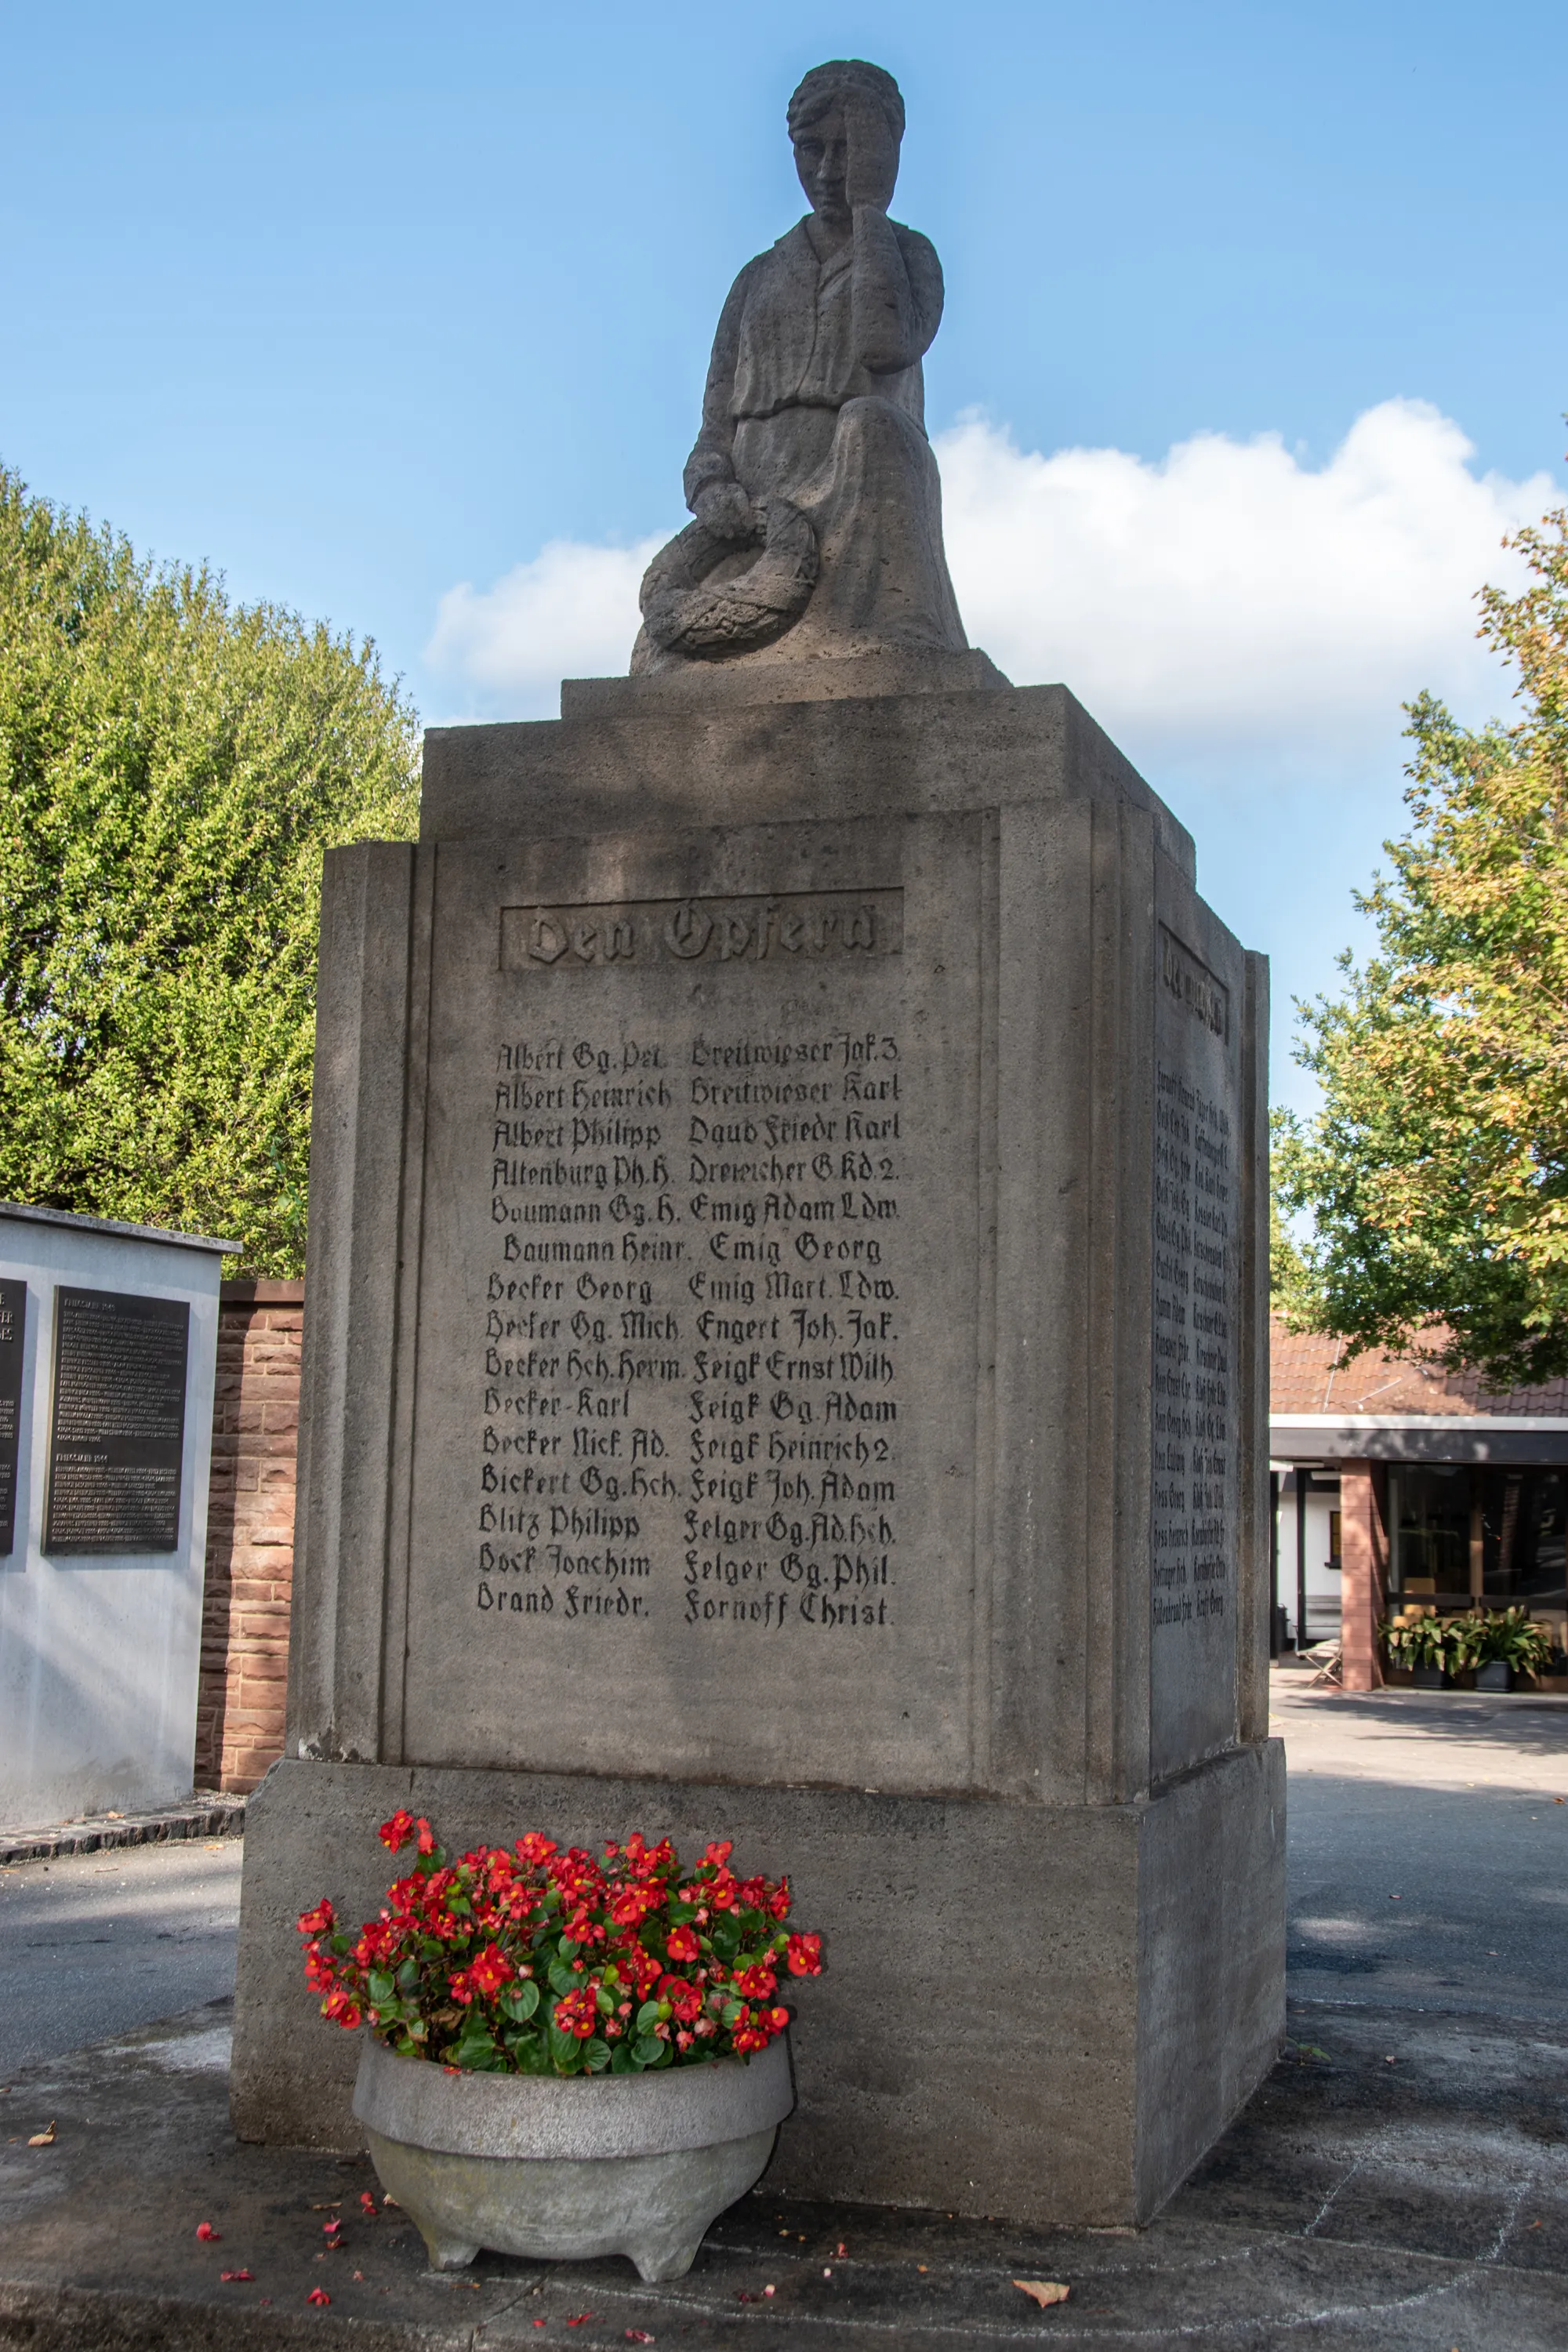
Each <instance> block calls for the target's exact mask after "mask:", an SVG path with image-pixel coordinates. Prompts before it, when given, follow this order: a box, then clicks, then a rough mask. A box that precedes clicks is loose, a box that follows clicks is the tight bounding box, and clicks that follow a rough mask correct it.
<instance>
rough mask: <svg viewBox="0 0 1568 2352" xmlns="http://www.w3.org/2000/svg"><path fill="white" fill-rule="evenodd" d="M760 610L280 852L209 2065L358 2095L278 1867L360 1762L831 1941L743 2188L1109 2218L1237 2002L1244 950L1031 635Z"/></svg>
mask: <svg viewBox="0 0 1568 2352" xmlns="http://www.w3.org/2000/svg"><path fill="white" fill-rule="evenodd" d="M769 667H770V666H769V665H766V664H763V663H762V662H761V661H759V662H758V663H757V664H756V665H755V666H754V667H751V666H747V674H746V675H737V677H736V678H735V680H734V681H733V683H731V684H728V686H727V691H725V692H719V691H715V692H714V693H713V694H711V695H704V694H703V693H702V692H700V690H699V688H700V681H697V682H696V683H695V684H691V683H688V682H685V681H678V683H677V686H676V687H675V688H671V687H670V686H668V685H667V684H666V682H665V681H663V680H661V679H653V680H642V679H633V680H630V681H617V682H614V683H611V682H605V684H604V686H603V687H602V688H594V689H590V688H588V687H586V686H582V685H579V686H575V687H574V688H572V689H571V690H570V692H569V693H568V694H567V695H566V697H565V709H566V711H567V713H568V715H567V716H566V717H565V718H564V719H562V720H561V721H558V722H541V723H536V724H531V725H521V726H498V727H480V728H462V729H450V730H432V732H431V733H430V735H429V736H428V737H427V738H426V751H425V788H424V796H423V803H422V818H421V822H422V827H423V831H422V835H421V839H420V842H419V844H418V845H411V844H409V845H405V844H396V845H394V844H362V845H357V846H355V847H353V848H350V849H344V850H337V851H333V852H331V854H330V855H329V857H328V860H327V868H326V877H325V883H324V888H323V914H322V950H321V992H320V1001H319V1012H318V1023H317V1070H316V1091H315V1110H314V1126H313V1129H312V1137H311V1163H310V1221H311V1222H310V1287H309V1292H308V1298H309V1307H308V1327H307V1330H306V1336H305V1370H304V1379H303V1391H302V1397H301V1453H300V1516H299V1523H298V1527H297V1531H296V1560H297V1566H296V1582H295V1615H294V1624H293V1632H292V1642H291V1652H290V1686H289V1748H288V1756H289V1760H288V1761H287V1762H285V1763H284V1764H282V1765H280V1766H279V1767H278V1768H277V1769H276V1770H275V1771H274V1773H273V1774H272V1775H271V1777H270V1778H269V1779H268V1781H267V1782H266V1784H265V1785H264V1787H263V1789H262V1790H260V1791H259V1792H258V1794H257V1796H256V1797H255V1798H254V1799H253V1800H252V1804H251V1820H250V1827H249V1832H248V1835H247V1858H246V1892H245V1906H244V1916H243V1920H242V1926H241V1961H240V1972H239V1991H238V2014H237V2042H236V2076H235V2083H236V2091H235V2099H236V2116H237V2121H238V2124H239V2127H240V2129H241V2130H242V2131H243V2132H244V2133H246V2134H247V2135H250V2136H256V2137H267V2138H281V2139H288V2140H293V2141H300V2142H308V2143H314V2144H318V2145H334V2146H335V2145H344V2144H347V2145H353V2143H354V2141H355V2137H356V2133H355V2127H354V2126H353V2121H352V2118H351V2116H350V2114H349V2106H348V2087H349V2083H350V2079H351V2076H352V2074H353V2058H354V2051H353V2042H352V2041H351V2040H350V2039H349V2038H348V2037H345V2036H342V2035H340V2034H339V2033H338V2032H336V2030H335V2029H331V2028H329V2027H327V2026H324V2025H321V2024H319V2023H318V2022H316V2021H313V2020H312V2017H311V2014H310V2011H311V2003H310V1998H309V1996H308V1994H307V1993H306V1991H305V1989H304V1987H303V1984H302V1983H301V1981H300V1975H299V1967H300V1962H299V1956H298V1951H297V1948H296V1938H295V1937H294V1932H293V1925H292V1923H293V1920H294V1918H295V1916H296V1915H297V1914H298V1913H299V1912H300V1910H301V1909H302V1908H304V1907H306V1906H308V1905H310V1904H312V1903H314V1902H315V1901H316V1900H317V1899H318V1898H319V1897H320V1896H321V1895H331V1897H332V1899H333V1900H334V1902H336V1903H337V1904H338V1905H339V1907H340V1910H341V1911H342V1914H343V1916H349V1917H353V1918H360V1917H367V1916H372V1914H373V1913H374V1909H375V1907H376V1906H377V1904H378V1902H379V1900H380V1896H381V1892H382V1889H383V1887H384V1884H385V1877H386V1872H385V1857H384V1854H383V1853H382V1851H381V1849H380V1848H379V1847H378V1846H377V1844H376V1843H375V1837H374V1831H375V1825H376V1823H377V1822H380V1821H382V1820H384V1818H385V1817H386V1816H387V1815H388V1814H389V1813H391V1812H392V1811H394V1810H395V1807H396V1806H398V1805H400V1804H408V1805H411V1806H412V1807H413V1808H414V1809H415V1810H416V1811H424V1812H427V1813H428V1814H429V1815H430V1816H431V1817H432V1818H433V1819H434V1820H435V1821H436V1822H437V1823H438V1825H439V1828H440V1831H441V1834H442V1836H443V1838H444V1839H445V1840H446V1841H447V1843H449V1844H455V1845H456V1846H457V1848H458V1851H461V1850H462V1849H463V1848H464V1847H465V1846H467V1845H468V1844H470V1843H474V1842H476V1841H481V1840H482V1841H484V1842H487V1843H488V1842H495V1841H500V1840H508V1839H511V1838H515V1837H516V1836H518V1835H519V1834H520V1833H521V1832H522V1831H524V1830H526V1829H529V1828H539V1829H542V1830H543V1831H544V1832H547V1833H548V1834H549V1835H551V1836H552V1837H555V1838H557V1839H560V1840H563V1841H568V1842H571V1843H581V1844H585V1845H586V1844H592V1843H594V1842H595V1841H597V1840H604V1839H606V1838H610V1837H621V1836H624V1835H625V1834H626V1833H627V1832H629V1831H631V1830H632V1829H635V1828H641V1829H642V1830H644V1831H645V1832H647V1833H648V1834H650V1835H657V1834H658V1833H660V1832H668V1833H669V1834H670V1835H672V1836H673V1837H674V1838H675V1839H676V1840H677V1842H678V1843H679V1845H680V1847H681V1849H682V1851H687V1850H689V1849H691V1848H693V1847H694V1848H695V1850H696V1851H698V1852H700V1849H701V1846H702V1844H703V1843H705V1842H706V1841H707V1840H708V1839H710V1838H714V1837H726V1838H731V1839H733V1840H734V1842H735V1846H736V1851H737V1854H738V1855H739V1856H740V1857H741V1858H742V1862H743V1866H744V1867H745V1868H746V1869H747V1870H763V1871H767V1872H770V1873H773V1874H779V1873H782V1872H786V1871H787V1872H788V1874H789V1875H790V1877H791V1879H792V1881H793V1883H794V1885H795V1891H796V1910H795V1917H796V1919H797V1921H798V1922H799V1923H800V1924H801V1925H803V1926H805V1927H811V1928H814V1929H817V1930H819V1931H820V1932H821V1933H822V1935H823V1936H824V1937H825V1939H826V1950H827V1959H828V1970H827V1973H826V1975H825V1976H824V1977H823V1978H822V1979H821V1980H820V1981H819V1982H816V1981H814V1982H812V1983H810V1984H808V1985H806V1986H805V1987H804V1988H802V1990H801V1998H800V1999H799V2000H798V2002H797V2003H796V2004H795V2006H796V2011H797V2019H798V2024H797V2035H796V2039H797V2050H798V2057H797V2063H798V2065H799V2069H800V2085H799V2087H800V2100H799V2105H798V2108H797V2111H796V2113H795V2115H794V2116H792V2117H791V2119H790V2120H789V2122H788V2123H787V2124H786V2125H785V2126H784V2128H783V2130H782V2132H781V2135H780V2147H779V2151H778V2155H777V2157H776V2158H775V2160H774V2166H773V2170H772V2171H771V2172H770V2175H769V2178H770V2179H771V2180H776V2182H777V2185H778V2188H779V2189H780V2190H781V2191H784V2190H788V2191H791V2192H793V2193H796V2194H799V2195H803V2196H804V2195H811V2196H816V2197H837V2198H853V2199H865V2200H880V2201H885V2202H889V2203H896V2204H905V2205H911V2204H912V2205H923V2206H931V2207H934V2208H936V2209H937V2210H951V2211H953V2212H958V2211H963V2212H966V2213H972V2214H975V2213H977V2214H986V2213H993V2214H1003V2215H1007V2216H1010V2217H1012V2218H1014V2219H1016V2220H1018V2221H1052V2222H1063V2223H1065V2222H1096V2223H1121V2222H1129V2221H1142V2220H1146V2219H1147V2218H1148V2217H1149V2216H1150V2215H1151V2214H1152V2212H1153V2211H1155V2210H1156V2209H1157V2208H1158V2207H1159V2205H1160V2203H1161V2201H1162V2200H1163V2199H1164V2198H1165V2197H1167V2196H1168V2195H1169V2194H1170V2193H1171V2191H1172V2189H1173V2188H1174V2187H1175V2186H1176V2184H1177V2183H1178V2182H1179V2181H1180V2180H1181V2179H1182V2178H1183V2176H1184V2174H1185V2173H1186V2172H1187V2171H1188V2170H1189V2169H1190V2168H1191V2167H1192V2166H1193V2165H1194V2163H1195V2162H1196V2161H1197V2159H1198V2158H1200V2157H1201V2156H1202V2154H1203V2153H1204V2151H1205V2148H1206V2147H1208V2146H1209V2145H1210V2143H1211V2142H1212V2141H1213V2140H1214V2138H1215V2137H1216V2135H1217V2134H1218V2133H1219V2132H1220V2131H1221V2130H1222V2129H1223V2128H1224V2126H1225V2125H1226V2122H1227V2121H1228V2119H1229V2118H1230V2117H1231V2116H1233V2115H1234V2114H1235V2112H1236V2111H1237V2107H1238V2106H1239V2105H1240V2104H1241V2103H1242V2101H1243V2100H1245V2099H1246V2097H1247V2095H1248V2094H1249V2092H1250V2091H1251V2090H1252V2088H1253V2087H1254V2085H1255V2084H1257V2082H1258V2080H1259V2079H1260V2077H1261V2075H1262V2074H1263V2073H1264V2072H1265V2070H1266V2069H1267V2067H1268V2064H1269V2062H1270V2058H1271V2055H1272V2053H1273V2049H1274V2044H1275V2039H1276V2036H1277V2034H1278V2032H1279V2026H1280V2021H1281V2017H1282V2014H1283V1981H1284V1979H1283V1918H1284V1901H1283V1884H1282V1866H1281V1857H1282V1847H1283V1795H1282V1785H1283V1775H1282V1769H1281V1764H1280V1759H1279V1751H1278V1749H1277V1748H1270V1747H1269V1746H1268V1741H1267V1732H1268V1690H1267V1635H1268V1536H1267V1486H1266V1474H1267V1460H1268V1452H1267V1418H1266V1414H1267V1403H1266V1398H1267V1362H1266V1348H1265V1344H1264V1336H1263V1335H1264V1333H1265V1330H1266V1323H1265V1319H1264V1314H1263V1306H1264V1294H1265V1284H1266V1279H1267V1265H1268V1249H1267V1230H1268V1229H1267V1197H1268V1192H1267V1182H1266V1174H1265V1167H1266V1162H1265V1150H1266V1143H1265V1138H1266V1124H1265V1122H1266V1108H1267V1106H1266V1101H1265V1086H1264V1065H1263V1048H1264V1038H1265V1035H1266V1031H1267V977H1266V971H1265V968H1264V966H1263V964H1262V961H1261V959H1260V958H1258V957H1256V956H1249V955H1247V953H1246V952H1245V950H1243V949H1242V948H1241V946H1240V945H1239V943H1238V942H1237V940H1235V939H1233V938H1232V937H1231V935H1230V934H1229V933H1228V932H1227V931H1226V929H1225V928H1224V926H1223V925H1222V924H1220V923H1219V922H1218V921H1216V919H1215V917H1214V915H1213V914H1212V913H1211V912H1210V910H1209V909H1208V908H1206V907H1205V906H1204V904H1203V902H1202V900H1201V899H1200V898H1198V896H1197V894H1196V890H1195V888H1194V859H1193V847H1192V844H1191V841H1190V840H1189V838H1188V837H1187V835H1185V833H1184V831H1183V829H1182V827H1181V826H1180V825H1179V824H1177V823H1176V822H1175V820H1174V819H1173V817H1172V815H1171V814H1170V813H1169V811H1168V810H1166V809H1165V808H1164V807H1163V805H1162V804H1161V803H1160V802H1159V800H1158V799H1157V798H1156V797H1155V795H1154V794H1153V793H1152V792H1151V791H1150V790H1149V787H1148V786H1147V785H1146V784H1145V783H1144V782H1143V781H1142V778H1140V777H1139V776H1138V775H1137V774H1136V773H1135V772H1134V771H1133V770H1132V769H1131V767H1130V766H1129V765H1128V763H1127V762H1126V761H1125V760H1123V759H1122V758H1121V755H1120V753H1119V752H1118V751H1116V749H1115V747H1114V745H1113V744H1111V743H1110V742H1109V741H1108V740H1107V739H1106V737H1105V736H1104V735H1103V734H1101V732H1100V730H1099V729H1098V728H1097V727H1095V725H1094V723H1093V721H1092V720H1091V719H1089V717H1088V715H1087V713H1085V712H1084V711H1083V710H1082V709H1079V706H1078V705H1077V704H1076V703H1075V702H1074V701H1073V699H1072V698H1071V696H1070V695H1068V693H1066V692H1065V691H1064V690H1063V689H1062V688H1024V689H1015V688H1011V687H1009V686H1007V684H1006V683H1005V680H1003V679H1002V678H1001V677H1000V676H999V674H998V673H997V672H995V671H994V669H992V668H991V667H990V665H989V664H987V663H986V662H985V661H984V657H983V656H979V655H963V656H958V655H954V656H950V657H949V660H948V662H947V664H946V665H945V666H933V667H932V670H931V676H930V677H928V678H927V679H926V680H925V682H924V690H921V691H909V690H907V688H908V685H909V680H908V679H907V678H900V677H897V676H895V674H894V673H893V672H892V671H890V670H889V667H888V665H887V664H886V663H885V662H881V663H869V664H868V665H867V666H866V667H865V668H864V669H863V670H860V669H857V666H856V665H855V664H853V663H848V662H846V663H842V664H824V665H823V666H822V670H821V676H820V677H819V678H818V679H817V680H816V682H817V683H818V684H820V685H822V686H824V687H826V688H831V690H830V691H826V692H822V693H818V694H816V695H812V694H810V693H808V692H803V693H802V694H801V695H800V696H799V697H798V698H795V699H791V700H777V701H775V700H771V699H768V700H753V699H750V698H748V694H749V692H750V689H751V687H752V683H753V682H762V681H763V680H764V673H765V672H766V671H767V670H768V669H769ZM771 667H779V666H771ZM803 667H809V666H803ZM830 670H831V671H832V672H833V675H832V677H829V676H828V672H829V671H830ZM716 675H717V676H718V677H720V678H721V681H722V679H723V672H722V670H721V669H720V670H719V671H717V672H716ZM766 682H767V683H768V684H769V687H770V691H771V689H772V687H773V685H775V684H776V683H777V681H776V679H773V680H768V681H766ZM857 684H858V685H860V686H862V687H863V688H864V689H865V690H864V691H863V692H860V693H855V692H853V691H849V690H848V689H849V688H853V687H854V686H855V685H857ZM742 688H745V689H746V690H745V691H742ZM895 689H897V690H895ZM356 1906H357V1907H356Z"/></svg>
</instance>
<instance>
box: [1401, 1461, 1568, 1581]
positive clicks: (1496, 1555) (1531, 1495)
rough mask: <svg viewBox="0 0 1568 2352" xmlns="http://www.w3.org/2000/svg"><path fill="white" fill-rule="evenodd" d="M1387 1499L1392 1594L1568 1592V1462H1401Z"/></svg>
mask: <svg viewBox="0 0 1568 2352" xmlns="http://www.w3.org/2000/svg"><path fill="white" fill-rule="evenodd" d="M1388 1504H1389V1511H1388V1517H1389V1534H1390V1544H1389V1551H1390V1559H1389V1590H1390V1591H1391V1593H1398V1594H1400V1595H1402V1596H1403V1597H1405V1598H1406V1599H1409V1600H1412V1601H1426V1600H1432V1601H1437V1602H1439V1603H1440V1604H1441V1603H1447V1604H1449V1605H1451V1606H1452V1607H1454V1608H1465V1607H1468V1606H1469V1605H1470V1604H1471V1603H1472V1602H1474V1601H1487V1602H1490V1603H1491V1605H1492V1606H1493V1607H1495V1608H1499V1609H1501V1608H1506V1607H1507V1606H1508V1605H1509V1604H1510V1602H1513V1601H1526V1602H1531V1603H1535V1602H1541V1601H1547V1602H1563V1601H1568V1471H1563V1470H1549V1469H1534V1468H1528V1467H1524V1468H1520V1469H1493V1468H1481V1467H1479V1466H1476V1467H1470V1466H1468V1465H1463V1464H1458V1463H1424V1464H1422V1465H1419V1466H1417V1465H1413V1464H1408V1463H1402V1464H1400V1465H1398V1466H1397V1467H1394V1468H1391V1470H1390V1471H1389V1475H1388Z"/></svg>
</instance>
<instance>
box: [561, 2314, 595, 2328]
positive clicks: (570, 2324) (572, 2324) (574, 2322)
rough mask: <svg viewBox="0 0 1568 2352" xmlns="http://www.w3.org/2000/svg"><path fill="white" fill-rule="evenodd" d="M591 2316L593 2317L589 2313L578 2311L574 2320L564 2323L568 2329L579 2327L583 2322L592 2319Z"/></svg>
mask: <svg viewBox="0 0 1568 2352" xmlns="http://www.w3.org/2000/svg"><path fill="white" fill-rule="evenodd" d="M593 2316H594V2315H593V2313H592V2312H591V2311H580V2312H579V2313H578V2314H577V2316H576V2318H575V2319H569V2320H568V2321H567V2322H566V2325H567V2326H568V2327H581V2326H582V2325H583V2323H584V2320H587V2319H592V2318H593Z"/></svg>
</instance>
